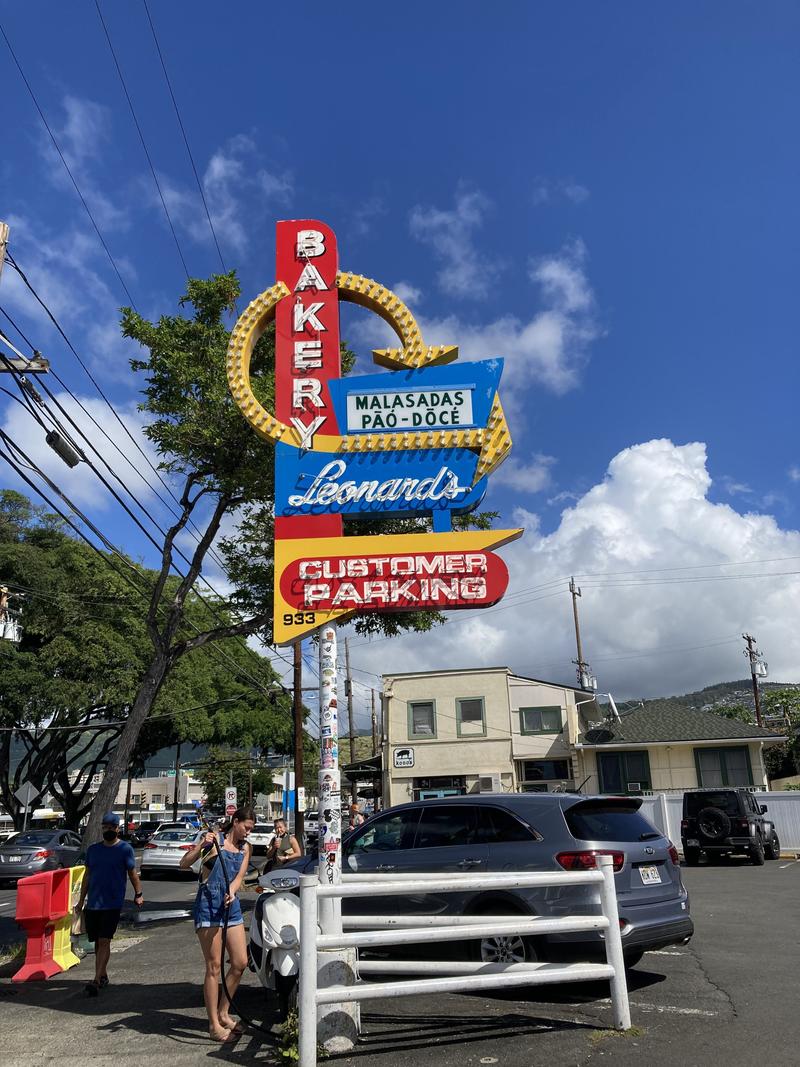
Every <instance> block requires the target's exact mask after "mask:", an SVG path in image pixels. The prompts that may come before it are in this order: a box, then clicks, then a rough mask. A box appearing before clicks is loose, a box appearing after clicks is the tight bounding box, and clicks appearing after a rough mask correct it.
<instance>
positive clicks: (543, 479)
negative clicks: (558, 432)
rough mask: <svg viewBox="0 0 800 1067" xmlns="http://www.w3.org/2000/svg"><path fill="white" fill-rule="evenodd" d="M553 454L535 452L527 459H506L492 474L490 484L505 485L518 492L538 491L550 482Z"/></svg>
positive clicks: (553, 461) (553, 460)
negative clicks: (546, 454)
mask: <svg viewBox="0 0 800 1067" xmlns="http://www.w3.org/2000/svg"><path fill="white" fill-rule="evenodd" d="M555 462H556V460H555V457H554V456H545V455H543V454H542V453H541V452H536V453H534V455H532V456H530V457H529V458H527V459H524V460H521V459H516V458H515V459H507V460H506V461H505V463H503V465H502V466H501V467H499V468H498V469H497V470H496V471H495V473H494V474H493V475H492V485H507V486H508V487H509V488H510V489H516V491H517V492H518V493H539V492H541V490H542V489H546V488H547V487H548V485H549V484H550V478H551V474H550V469H551V467H552V466H553V464H554V463H555Z"/></svg>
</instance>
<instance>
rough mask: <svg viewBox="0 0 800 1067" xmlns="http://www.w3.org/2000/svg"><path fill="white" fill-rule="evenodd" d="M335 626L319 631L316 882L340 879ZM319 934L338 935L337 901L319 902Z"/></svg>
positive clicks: (339, 929)
mask: <svg viewBox="0 0 800 1067" xmlns="http://www.w3.org/2000/svg"><path fill="white" fill-rule="evenodd" d="M336 676H337V641H336V626H335V625H333V624H329V625H327V626H323V627H322V629H321V630H320V631H319V746H320V752H319V867H318V874H319V880H320V882H321V883H322V884H323V885H334V884H335V883H337V882H340V881H341V880H342V788H341V776H340V773H339V708H338V697H337V692H336ZM320 924H321V926H322V931H323V933H328V931H329V929H330V932H331V933H341V930H342V908H341V898H340V897H334V898H326V899H325V900H324V901H320Z"/></svg>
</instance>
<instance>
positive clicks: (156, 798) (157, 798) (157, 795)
mask: <svg viewBox="0 0 800 1067" xmlns="http://www.w3.org/2000/svg"><path fill="white" fill-rule="evenodd" d="M150 803H151V804H161V803H162V800H161V794H160V793H153V799H152V800H151V801H150Z"/></svg>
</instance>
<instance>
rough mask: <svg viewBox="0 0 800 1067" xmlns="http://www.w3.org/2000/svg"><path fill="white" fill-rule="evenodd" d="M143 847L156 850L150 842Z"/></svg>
mask: <svg viewBox="0 0 800 1067" xmlns="http://www.w3.org/2000/svg"><path fill="white" fill-rule="evenodd" d="M144 847H145V848H158V845H151V844H150V842H149V841H148V842H147V844H146V845H145V846H144Z"/></svg>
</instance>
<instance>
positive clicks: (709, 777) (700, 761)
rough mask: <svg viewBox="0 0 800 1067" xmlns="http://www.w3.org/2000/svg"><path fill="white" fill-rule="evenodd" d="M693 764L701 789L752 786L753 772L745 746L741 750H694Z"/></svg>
mask: <svg viewBox="0 0 800 1067" xmlns="http://www.w3.org/2000/svg"><path fill="white" fill-rule="evenodd" d="M694 762H695V766H696V767H697V784H698V785H699V786H700V787H701V788H704V789H705V788H709V787H712V788H713V787H714V786H719V785H752V784H753V771H752V768H751V766H750V753H749V751H748V749H747V746H746V745H742V747H741V748H736V747H732V748H696V749H695V750H694Z"/></svg>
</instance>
